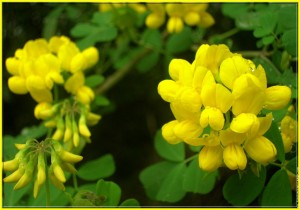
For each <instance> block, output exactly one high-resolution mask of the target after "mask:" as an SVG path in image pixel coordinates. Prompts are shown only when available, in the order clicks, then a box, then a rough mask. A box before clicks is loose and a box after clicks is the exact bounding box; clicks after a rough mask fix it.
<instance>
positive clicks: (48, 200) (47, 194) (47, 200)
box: [45, 172, 50, 207]
mask: <svg viewBox="0 0 300 210" xmlns="http://www.w3.org/2000/svg"><path fill="white" fill-rule="evenodd" d="M47 174H48V173H47V172H46V182H45V189H46V207H49V206H50V188H49V179H48V175H47Z"/></svg>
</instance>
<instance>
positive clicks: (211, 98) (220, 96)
mask: <svg viewBox="0 0 300 210" xmlns="http://www.w3.org/2000/svg"><path fill="white" fill-rule="evenodd" d="M201 99H202V103H203V105H204V106H205V109H204V110H203V112H202V113H201V117H200V124H201V126H202V127H203V128H205V127H206V126H207V125H210V126H211V128H212V129H214V130H221V129H222V128H223V126H224V122H225V119H224V116H223V113H226V112H227V111H228V110H229V109H230V107H231V104H232V101H233V98H232V96H231V92H230V91H229V90H227V89H226V88H225V87H224V86H223V85H221V84H216V82H215V79H214V77H213V74H212V72H211V71H208V72H207V73H206V75H205V77H204V79H203V82H202V90H201Z"/></svg>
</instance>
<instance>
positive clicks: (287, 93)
mask: <svg viewBox="0 0 300 210" xmlns="http://www.w3.org/2000/svg"><path fill="white" fill-rule="evenodd" d="M291 95H292V91H291V89H290V88H289V87H287V86H279V85H276V86H272V87H269V88H267V89H266V100H265V108H266V109H270V110H278V109H282V108H284V107H285V106H286V105H287V104H288V103H289V102H290V100H291Z"/></svg>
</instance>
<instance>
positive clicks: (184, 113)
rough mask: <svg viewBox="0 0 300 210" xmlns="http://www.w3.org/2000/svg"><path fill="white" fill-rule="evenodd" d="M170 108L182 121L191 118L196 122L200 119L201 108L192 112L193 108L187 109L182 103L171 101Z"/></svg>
mask: <svg viewBox="0 0 300 210" xmlns="http://www.w3.org/2000/svg"><path fill="white" fill-rule="evenodd" d="M170 108H171V111H172V113H173V115H174V117H175V118H176V119H177V120H178V121H182V120H191V121H194V122H198V121H199V118H200V110H197V111H196V112H192V111H191V110H189V109H186V108H185V106H183V105H182V104H181V103H178V102H173V103H170Z"/></svg>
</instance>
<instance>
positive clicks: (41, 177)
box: [37, 152, 46, 185]
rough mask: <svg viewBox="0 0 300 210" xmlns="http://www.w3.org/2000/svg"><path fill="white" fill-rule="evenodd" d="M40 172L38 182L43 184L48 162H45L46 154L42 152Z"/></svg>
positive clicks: (39, 162) (40, 154) (39, 165)
mask: <svg viewBox="0 0 300 210" xmlns="http://www.w3.org/2000/svg"><path fill="white" fill-rule="evenodd" d="M37 167H38V172H37V183H38V185H42V184H43V183H44V182H45V180H46V163H45V154H44V153H43V152H40V153H39V154H38V166H37Z"/></svg>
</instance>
